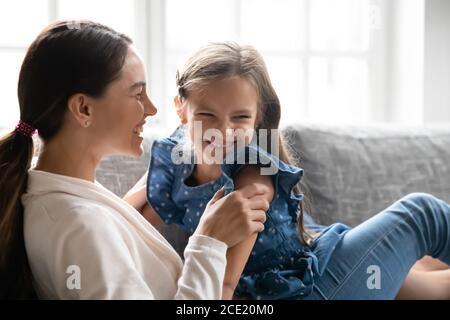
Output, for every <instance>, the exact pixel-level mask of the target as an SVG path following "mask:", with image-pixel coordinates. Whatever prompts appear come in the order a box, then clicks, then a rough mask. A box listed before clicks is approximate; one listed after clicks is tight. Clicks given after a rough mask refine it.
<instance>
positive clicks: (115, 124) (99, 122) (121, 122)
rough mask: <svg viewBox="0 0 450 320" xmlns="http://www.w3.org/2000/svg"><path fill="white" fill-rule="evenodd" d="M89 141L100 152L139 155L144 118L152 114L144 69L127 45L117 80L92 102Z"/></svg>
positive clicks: (152, 106)
mask: <svg viewBox="0 0 450 320" xmlns="http://www.w3.org/2000/svg"><path fill="white" fill-rule="evenodd" d="M93 105H94V114H93V116H94V117H93V121H92V128H90V129H91V130H92V133H93V139H95V140H96V141H95V142H96V144H97V145H98V146H103V148H104V150H103V153H107V154H108V153H114V154H117V153H119V154H126V155H132V156H140V155H141V154H142V152H143V151H142V146H141V143H142V140H143V138H142V137H141V133H142V130H143V126H144V124H145V118H146V117H147V116H149V115H154V114H155V113H156V111H157V110H156V108H155V106H154V105H153V103H152V102H151V101H150V99H149V97H148V96H147V92H146V76H145V68H144V64H143V62H142V59H141V58H140V57H139V54H138V53H137V51H136V50H135V49H134V47H133V46H130V47H129V49H128V54H127V56H126V58H125V63H124V66H123V68H122V71H121V75H120V77H119V78H118V79H117V80H115V81H114V82H112V83H111V84H110V85H109V87H108V88H107V90H106V92H105V93H104V94H103V95H102V97H100V98H98V99H94V102H93Z"/></svg>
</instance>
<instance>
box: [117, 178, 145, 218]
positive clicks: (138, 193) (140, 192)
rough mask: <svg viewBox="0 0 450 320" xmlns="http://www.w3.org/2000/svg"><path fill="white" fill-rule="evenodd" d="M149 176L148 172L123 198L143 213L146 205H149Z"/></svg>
mask: <svg viewBox="0 0 450 320" xmlns="http://www.w3.org/2000/svg"><path fill="white" fill-rule="evenodd" d="M147 175H148V171H147V172H146V173H145V174H144V175H143V176H142V178H140V179H139V181H138V182H136V184H135V185H134V186H133V187H132V188H131V189H130V190H129V191H128V192H127V193H126V194H125V196H124V197H123V200H125V201H126V202H128V203H129V204H130V205H132V206H133V207H134V208H135V209H136V210H137V211H139V212H141V213H142V210H143V209H144V206H145V204H146V203H147V190H146V189H147V187H146V186H147Z"/></svg>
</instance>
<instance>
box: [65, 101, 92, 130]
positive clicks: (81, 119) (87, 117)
mask: <svg viewBox="0 0 450 320" xmlns="http://www.w3.org/2000/svg"><path fill="white" fill-rule="evenodd" d="M67 106H68V108H69V112H71V113H72V115H73V117H74V119H75V121H76V122H78V124H79V125H80V126H81V127H85V128H87V127H89V126H90V125H91V123H92V107H91V106H90V105H89V103H88V99H87V97H86V96H85V95H83V94H74V95H73V96H71V97H70V98H69V100H68V102H67Z"/></svg>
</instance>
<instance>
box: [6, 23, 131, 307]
mask: <svg viewBox="0 0 450 320" xmlns="http://www.w3.org/2000/svg"><path fill="white" fill-rule="evenodd" d="M131 43H132V41H131V39H130V38H128V37H127V36H125V35H123V34H120V33H118V32H116V31H114V30H113V29H111V28H108V27H106V26H104V25H101V24H99V23H94V22H91V21H70V22H69V21H58V22H55V23H52V24H51V25H49V26H48V27H47V28H46V29H44V30H43V31H42V32H41V33H40V34H39V35H38V37H37V38H36V39H35V40H34V42H33V43H32V44H31V45H30V47H29V48H28V51H27V53H26V55H25V59H24V61H23V63H22V67H21V70H20V76H19V83H18V98H19V106H20V120H21V121H23V122H25V123H27V124H28V125H30V126H32V127H34V128H36V129H37V130H38V132H39V136H40V138H41V139H42V140H43V141H44V142H46V141H49V140H51V139H52V138H53V137H54V136H55V135H56V134H57V133H58V131H59V130H60V128H61V126H62V125H63V123H64V121H63V119H64V115H65V113H66V110H67V103H68V99H69V98H70V97H71V96H72V95H74V94H77V93H83V94H86V95H89V96H92V97H100V96H102V94H103V93H104V92H105V90H106V88H107V87H108V85H109V84H110V83H111V82H113V81H114V80H116V79H117V78H118V77H120V75H121V70H122V67H123V65H124V62H125V57H126V55H127V52H128V47H129V45H130V44H131ZM32 156H33V140H32V138H31V136H27V135H24V134H21V133H20V132H18V131H16V130H15V131H12V132H10V133H9V134H7V135H5V136H3V137H2V138H1V139H0V299H28V298H35V297H36V295H35V292H34V290H33V286H32V274H31V270H30V266H29V264H28V259H27V254H26V250H25V241H24V234H23V221H24V217H23V206H22V203H21V196H22V194H23V193H24V192H25V191H26V186H27V177H28V175H27V171H28V170H29V169H30V166H31V159H32Z"/></svg>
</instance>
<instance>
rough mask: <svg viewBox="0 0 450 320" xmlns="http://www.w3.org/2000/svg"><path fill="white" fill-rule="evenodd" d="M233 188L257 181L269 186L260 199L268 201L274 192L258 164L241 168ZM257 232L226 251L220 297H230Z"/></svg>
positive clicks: (269, 180) (270, 180) (269, 178)
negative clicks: (225, 264)
mask: <svg viewBox="0 0 450 320" xmlns="http://www.w3.org/2000/svg"><path fill="white" fill-rule="evenodd" d="M234 183H235V189H242V188H243V187H245V186H246V185H249V184H253V183H259V184H264V185H266V186H268V187H269V192H267V193H266V194H264V195H262V196H261V197H262V200H265V201H267V202H268V203H270V202H271V201H272V198H273V194H274V187H273V182H272V177H271V176H262V175H261V174H260V168H259V167H258V166H247V167H245V168H243V169H242V170H241V171H240V172H239V174H238V175H237V177H236V178H235V179H234ZM256 237H257V234H253V235H251V236H250V237H249V238H248V239H247V240H244V241H242V242H241V243H239V244H237V245H235V246H234V247H231V248H229V249H228V251H227V267H226V270H225V279H224V283H223V291H222V299H232V298H233V294H234V290H235V289H236V286H237V284H238V282H239V278H240V277H241V274H242V271H243V270H244V267H245V264H246V263H247V260H248V257H249V256H250V252H251V251H252V249H253V245H254V244H255V240H256Z"/></svg>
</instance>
